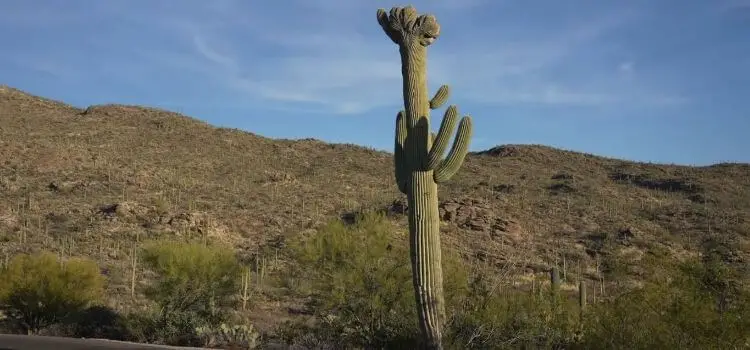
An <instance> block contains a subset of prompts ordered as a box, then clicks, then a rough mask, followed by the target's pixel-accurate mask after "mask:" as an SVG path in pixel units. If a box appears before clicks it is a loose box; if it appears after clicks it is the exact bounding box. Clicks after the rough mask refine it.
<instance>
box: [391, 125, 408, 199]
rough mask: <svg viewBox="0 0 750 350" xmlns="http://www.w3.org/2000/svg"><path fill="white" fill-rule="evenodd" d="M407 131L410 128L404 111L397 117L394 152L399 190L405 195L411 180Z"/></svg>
mask: <svg viewBox="0 0 750 350" xmlns="http://www.w3.org/2000/svg"><path fill="white" fill-rule="evenodd" d="M407 130H408V127H407V125H406V117H405V116H404V111H400V112H398V115H396V140H395V141H396V142H395V145H394V152H393V163H394V164H393V165H394V169H395V175H396V185H397V186H398V190H399V191H401V193H403V194H406V190H407V188H406V187H407V186H406V185H407V183H408V180H409V172H408V169H407V167H406V158H405V157H404V142H406V135H407Z"/></svg>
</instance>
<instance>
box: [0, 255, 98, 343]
mask: <svg viewBox="0 0 750 350" xmlns="http://www.w3.org/2000/svg"><path fill="white" fill-rule="evenodd" d="M0 281H3V282H2V283H1V284H0V308H2V309H3V311H4V312H5V314H6V315H7V316H8V317H9V318H10V319H11V321H12V322H13V323H15V324H14V326H17V327H19V328H21V329H22V330H23V331H24V332H26V333H27V334H37V333H39V331H40V330H42V329H44V328H46V327H48V326H50V325H52V324H55V323H58V322H60V321H62V320H64V319H66V318H68V317H70V316H73V315H74V314H76V313H78V312H81V311H83V310H84V309H86V308H87V307H89V306H90V305H92V304H93V303H95V302H97V301H99V300H100V299H101V297H102V294H103V290H104V277H103V276H102V275H101V273H100V271H99V267H98V266H97V264H96V263H95V262H94V261H91V260H88V259H69V260H67V261H63V262H61V261H59V260H58V259H57V256H56V255H55V254H52V253H48V252H45V253H40V254H35V255H26V254H24V255H18V256H16V257H14V258H13V259H12V260H11V262H10V264H9V265H8V266H7V268H5V269H4V270H2V272H0Z"/></svg>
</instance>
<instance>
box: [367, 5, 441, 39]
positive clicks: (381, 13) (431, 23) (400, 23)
mask: <svg viewBox="0 0 750 350" xmlns="http://www.w3.org/2000/svg"><path fill="white" fill-rule="evenodd" d="M378 22H379V23H380V26H381V27H383V30H384V31H385V34H386V35H388V37H389V38H391V40H393V42H394V43H396V44H398V45H401V44H405V45H408V44H411V43H418V44H419V45H422V46H424V47H427V46H430V44H432V43H433V42H434V41H435V39H437V38H438V37H439V36H440V25H439V24H438V22H437V20H436V19H435V16H433V15H430V14H424V15H418V14H417V10H416V9H415V8H413V7H405V8H398V7H394V8H392V9H391V14H390V16H389V15H388V14H387V13H386V12H385V10H384V9H379V10H378Z"/></svg>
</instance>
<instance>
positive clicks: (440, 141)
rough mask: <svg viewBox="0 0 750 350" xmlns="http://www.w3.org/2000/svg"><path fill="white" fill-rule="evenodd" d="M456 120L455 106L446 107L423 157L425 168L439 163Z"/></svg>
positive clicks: (433, 166)
mask: <svg viewBox="0 0 750 350" xmlns="http://www.w3.org/2000/svg"><path fill="white" fill-rule="evenodd" d="M457 122H458V111H457V109H456V106H450V107H448V109H447V110H446V111H445V115H444V116H443V122H442V123H440V130H439V131H438V133H437V136H436V137H435V139H434V140H433V144H432V147H431V148H430V152H429V153H428V154H427V158H425V161H426V162H425V164H424V167H425V169H428V170H434V169H435V167H436V166H438V164H440V161H441V160H442V157H443V154H445V150H446V149H447V148H448V143H449V142H450V137H451V136H452V134H453V130H455V129H456V123H457Z"/></svg>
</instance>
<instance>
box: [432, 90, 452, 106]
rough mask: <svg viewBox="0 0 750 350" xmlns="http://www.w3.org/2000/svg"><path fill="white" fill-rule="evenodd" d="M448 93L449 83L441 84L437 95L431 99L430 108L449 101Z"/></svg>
mask: <svg viewBox="0 0 750 350" xmlns="http://www.w3.org/2000/svg"><path fill="white" fill-rule="evenodd" d="M448 95H450V88H449V87H448V85H443V86H441V87H440V88H439V89H438V91H437V92H435V96H434V97H433V98H432V99H431V100H430V109H438V108H440V107H441V106H442V105H443V104H444V103H445V101H448Z"/></svg>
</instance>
